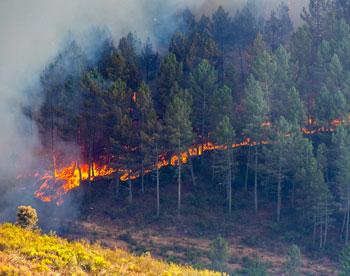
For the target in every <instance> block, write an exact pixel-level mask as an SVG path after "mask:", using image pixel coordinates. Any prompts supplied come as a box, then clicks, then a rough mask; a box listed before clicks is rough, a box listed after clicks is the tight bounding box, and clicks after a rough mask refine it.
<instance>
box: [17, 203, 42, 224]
mask: <svg viewBox="0 0 350 276" xmlns="http://www.w3.org/2000/svg"><path fill="white" fill-rule="evenodd" d="M37 222H38V215H37V213H36V210H35V209H34V208H32V207H31V206H19V207H18V209H17V220H16V225H18V226H20V227H22V228H25V229H28V230H33V229H35V228H36V223H37Z"/></svg>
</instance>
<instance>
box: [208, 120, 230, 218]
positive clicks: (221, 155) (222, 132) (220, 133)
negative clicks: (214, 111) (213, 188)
mask: <svg viewBox="0 0 350 276" xmlns="http://www.w3.org/2000/svg"><path fill="white" fill-rule="evenodd" d="M214 135H215V140H216V142H217V144H218V145H220V146H223V148H219V149H217V150H215V152H214V157H213V159H214V161H213V167H214V169H215V171H216V172H217V174H219V175H220V178H221V179H222V180H223V181H225V182H226V187H227V198H228V212H229V214H231V211H232V182H233V180H234V169H235V166H236V164H235V163H236V161H235V157H234V152H233V148H232V145H234V144H235V140H236V139H235V137H236V133H235V131H234V129H233V126H232V125H231V123H230V119H229V117H228V116H225V117H224V118H223V119H222V121H221V122H220V123H219V124H218V126H217V128H216V131H215V134H214Z"/></svg>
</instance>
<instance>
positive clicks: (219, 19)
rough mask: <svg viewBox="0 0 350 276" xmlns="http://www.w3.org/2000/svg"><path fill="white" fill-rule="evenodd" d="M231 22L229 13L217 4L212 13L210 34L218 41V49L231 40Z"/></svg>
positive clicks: (221, 48)
mask: <svg viewBox="0 0 350 276" xmlns="http://www.w3.org/2000/svg"><path fill="white" fill-rule="evenodd" d="M231 32H232V22H231V18H230V16H229V13H228V12H226V11H225V10H224V8H223V7H222V6H219V7H218V9H217V10H216V12H215V13H214V14H213V24H212V34H213V38H214V40H215V41H216V42H217V43H218V45H219V48H220V51H224V47H225V46H226V45H227V44H228V43H229V42H230V40H231V41H232V34H231Z"/></svg>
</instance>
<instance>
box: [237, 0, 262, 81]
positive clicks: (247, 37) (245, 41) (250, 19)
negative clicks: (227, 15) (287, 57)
mask: <svg viewBox="0 0 350 276" xmlns="http://www.w3.org/2000/svg"><path fill="white" fill-rule="evenodd" d="M233 30H234V33H235V37H234V43H235V47H237V48H238V54H239V58H240V67H241V78H242V83H243V82H244V80H245V75H244V68H243V53H242V52H243V51H244V48H245V47H246V46H247V45H251V44H252V42H253V41H254V39H255V38H256V36H257V34H258V32H259V29H258V26H257V22H256V20H255V17H254V16H253V14H252V12H251V11H250V9H249V8H248V6H247V5H246V6H245V7H244V8H243V9H242V10H241V11H237V13H236V15H235V16H234V18H233Z"/></svg>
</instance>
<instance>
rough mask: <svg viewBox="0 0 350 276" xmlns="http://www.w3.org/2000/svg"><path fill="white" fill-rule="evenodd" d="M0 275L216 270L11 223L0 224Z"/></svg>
mask: <svg viewBox="0 0 350 276" xmlns="http://www.w3.org/2000/svg"><path fill="white" fill-rule="evenodd" d="M0 275H163V276H171V275H188V276H190V275H207V276H219V275H222V274H221V273H218V272H212V271H208V270H202V271H199V270H196V269H193V268H191V267H186V266H180V265H175V264H167V263H164V262H162V261H157V260H154V259H152V258H151V256H150V254H147V253H146V254H143V255H142V256H140V257H136V256H133V255H131V254H129V253H127V252H125V251H123V250H120V249H115V250H109V249H103V248H101V247H100V246H99V245H98V244H93V245H90V244H89V243H87V242H84V241H81V242H68V241H67V240H65V239H62V238H59V237H57V236H54V235H52V236H48V235H41V233H40V231H34V232H31V231H27V230H24V229H22V228H19V227H17V226H14V225H12V224H9V223H6V224H3V225H1V226H0Z"/></svg>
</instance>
